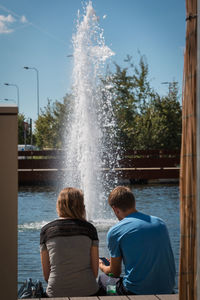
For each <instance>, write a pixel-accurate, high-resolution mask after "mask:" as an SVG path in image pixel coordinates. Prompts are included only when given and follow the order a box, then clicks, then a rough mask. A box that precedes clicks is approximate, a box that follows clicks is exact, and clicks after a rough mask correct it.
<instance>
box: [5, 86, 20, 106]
mask: <svg viewBox="0 0 200 300" xmlns="http://www.w3.org/2000/svg"><path fill="white" fill-rule="evenodd" d="M4 85H7V86H15V87H16V89H17V106H18V109H19V87H18V85H17V84H14V83H8V82H5V83H4ZM6 99H7V98H6ZM6 99H4V100H6ZM8 100H9V99H7V100H6V101H8Z"/></svg>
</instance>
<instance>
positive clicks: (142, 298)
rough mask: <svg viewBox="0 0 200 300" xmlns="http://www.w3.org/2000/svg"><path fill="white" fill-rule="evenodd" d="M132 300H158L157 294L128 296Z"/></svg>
mask: <svg viewBox="0 0 200 300" xmlns="http://www.w3.org/2000/svg"><path fill="white" fill-rule="evenodd" d="M128 298H129V299H130V300H158V298H157V297H156V296H155V295H137V296H132V295H130V296H128Z"/></svg>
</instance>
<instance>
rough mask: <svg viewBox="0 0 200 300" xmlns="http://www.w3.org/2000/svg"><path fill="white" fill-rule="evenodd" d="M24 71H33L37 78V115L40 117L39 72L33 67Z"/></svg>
mask: <svg viewBox="0 0 200 300" xmlns="http://www.w3.org/2000/svg"><path fill="white" fill-rule="evenodd" d="M24 69H26V70H35V72H36V77H37V115H38V117H39V115H40V98H39V71H38V69H36V68H35V67H24Z"/></svg>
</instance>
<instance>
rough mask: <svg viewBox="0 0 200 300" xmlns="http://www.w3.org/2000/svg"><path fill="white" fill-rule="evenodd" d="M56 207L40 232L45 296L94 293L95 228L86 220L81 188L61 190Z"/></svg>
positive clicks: (95, 292) (96, 251)
mask: <svg viewBox="0 0 200 300" xmlns="http://www.w3.org/2000/svg"><path fill="white" fill-rule="evenodd" d="M56 208H57V214H58V216H59V218H58V219H56V220H54V221H52V222H50V223H48V224H47V225H45V226H44V227H43V228H42V229H41V233H40V253H41V263H42V269H43V275H44V279H45V280H46V281H47V283H48V285H47V289H46V293H47V296H48V297H66V296H71V297H72V296H91V295H97V294H98V290H99V287H98V284H97V282H96V278H97V275H98V265H99V250H98V235H97V231H96V228H95V227H94V226H93V225H92V224H91V223H89V222H87V221H86V220H85V205H84V197H83V193H82V191H81V190H79V189H76V188H72V187H69V188H65V189H63V190H62V191H61V192H60V194H59V196H58V199H57V205H56Z"/></svg>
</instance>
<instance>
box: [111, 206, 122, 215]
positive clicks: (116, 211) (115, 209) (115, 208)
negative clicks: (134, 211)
mask: <svg viewBox="0 0 200 300" xmlns="http://www.w3.org/2000/svg"><path fill="white" fill-rule="evenodd" d="M112 209H113V211H114V213H115V214H116V216H118V215H119V213H120V209H119V208H118V207H116V206H114V205H113V206H112Z"/></svg>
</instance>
